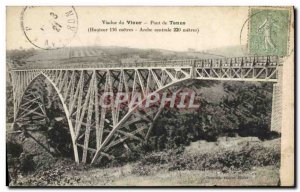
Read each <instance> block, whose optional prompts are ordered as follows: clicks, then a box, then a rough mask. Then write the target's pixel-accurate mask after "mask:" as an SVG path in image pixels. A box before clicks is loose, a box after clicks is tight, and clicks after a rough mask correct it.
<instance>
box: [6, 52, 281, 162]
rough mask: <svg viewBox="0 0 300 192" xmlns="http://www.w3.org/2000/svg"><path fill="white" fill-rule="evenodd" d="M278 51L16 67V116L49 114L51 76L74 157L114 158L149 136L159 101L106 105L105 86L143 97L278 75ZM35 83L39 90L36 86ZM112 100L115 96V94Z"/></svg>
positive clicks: (13, 73)
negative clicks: (193, 83)
mask: <svg viewBox="0 0 300 192" xmlns="http://www.w3.org/2000/svg"><path fill="white" fill-rule="evenodd" d="M278 64H279V62H278V58H277V57H244V58H226V59H208V60H182V61H162V62H143V63H133V64H124V65H122V67H120V65H118V66H117V65H112V64H108V65H103V64H101V65H99V66H98V65H97V64H90V65H82V64H80V65H79V64H74V65H73V66H71V65H68V66H67V67H61V66H56V67H55V66H53V67H52V68H44V69H43V68H39V69H36V68H35V69H30V68H29V67H27V68H25V69H12V70H11V71H10V75H11V78H12V83H13V93H14V95H13V97H14V121H15V123H20V122H22V123H26V115H28V114H35V115H36V118H37V119H43V118H45V117H46V116H47V115H46V113H45V109H44V106H43V100H42V98H43V97H42V96H41V95H42V94H43V86H40V85H39V83H37V82H42V80H43V79H46V80H48V81H49V82H50V83H51V84H52V85H53V87H54V88H55V90H56V92H57V94H58V96H59V98H60V101H61V103H62V105H63V108H64V111H65V114H66V118H67V121H68V125H69V129H70V133H71V138H72V143H73V150H74V158H75V161H76V162H80V161H81V162H83V163H86V162H91V163H94V162H96V161H97V159H99V157H103V156H106V157H108V158H112V153H111V152H112V151H114V153H117V152H118V150H119V151H120V153H122V150H123V148H124V149H125V150H130V148H131V146H132V144H135V143H141V142H145V141H146V140H147V138H148V137H149V134H150V132H151V129H152V126H153V122H154V121H155V119H156V118H157V117H158V115H159V114H160V112H161V111H162V107H161V106H160V105H153V106H151V108H144V109H141V108H139V107H138V105H136V106H130V105H128V103H129V102H128V103H127V104H125V105H123V106H122V107H121V108H120V107H116V106H114V105H112V106H111V107H110V108H104V107H102V106H101V105H100V98H101V95H102V94H103V93H104V92H113V93H114V94H116V93H117V92H125V93H128V94H129V95H132V97H131V99H132V98H133V94H134V93H135V92H141V93H142V99H143V101H144V100H145V99H147V98H148V97H150V95H151V94H152V93H155V92H159V91H162V90H166V89H169V88H170V87H171V86H173V85H178V84H179V83H180V82H184V81H186V80H189V79H200V80H201V79H202V80H230V81H232V80H233V81H269V82H276V81H277V73H278V70H277V69H278ZM33 87H35V90H33ZM111 99H112V101H113V100H114V98H113V97H112V98H111Z"/></svg>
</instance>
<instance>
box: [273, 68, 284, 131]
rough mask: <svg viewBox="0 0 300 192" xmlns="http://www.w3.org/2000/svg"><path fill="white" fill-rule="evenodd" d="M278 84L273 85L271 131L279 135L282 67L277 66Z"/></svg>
mask: <svg viewBox="0 0 300 192" xmlns="http://www.w3.org/2000/svg"><path fill="white" fill-rule="evenodd" d="M277 73H278V82H277V83H274V84H273V97H272V115H271V131H275V132H277V133H281V122H282V66H278V72H277Z"/></svg>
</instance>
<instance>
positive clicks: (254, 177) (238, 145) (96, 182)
mask: <svg viewBox="0 0 300 192" xmlns="http://www.w3.org/2000/svg"><path fill="white" fill-rule="evenodd" d="M246 149H248V150H246ZM279 150H280V139H275V140H269V141H260V140H258V139H257V138H254V137H247V138H242V137H237V138H220V139H219V140H218V141H217V142H206V141H197V142H193V143H192V144H191V145H190V146H187V147H185V148H184V150H183V152H181V153H177V152H175V153H173V152H170V151H160V152H151V153H148V154H146V155H145V156H144V157H142V158H141V159H138V160H136V161H135V162H128V163H125V164H123V165H108V166H105V167H94V166H89V165H76V164H74V163H72V161H70V160H62V159H58V160H57V162H56V163H54V165H53V166H52V167H53V168H52V169H49V170H46V171H41V172H35V173H31V174H29V175H23V176H20V177H19V178H18V179H17V180H16V181H15V182H13V183H11V185H12V186H214V185H216V186H276V185H278V183H279V162H278V154H279ZM247 154H248V155H247Z"/></svg>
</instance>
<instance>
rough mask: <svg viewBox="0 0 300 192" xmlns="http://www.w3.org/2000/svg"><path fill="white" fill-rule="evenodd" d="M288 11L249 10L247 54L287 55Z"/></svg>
mask: <svg viewBox="0 0 300 192" xmlns="http://www.w3.org/2000/svg"><path fill="white" fill-rule="evenodd" d="M288 35H289V10H280V9H276V10H273V9H259V8H252V9H250V21H249V39H248V48H249V52H250V53H251V54H254V55H262V54H266V55H279V56H285V55H287V53H288Z"/></svg>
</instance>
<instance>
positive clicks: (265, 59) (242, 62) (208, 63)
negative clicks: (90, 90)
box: [11, 56, 279, 71]
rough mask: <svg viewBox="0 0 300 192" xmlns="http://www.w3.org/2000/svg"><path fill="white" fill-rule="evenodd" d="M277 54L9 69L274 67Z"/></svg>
mask: <svg viewBox="0 0 300 192" xmlns="http://www.w3.org/2000/svg"><path fill="white" fill-rule="evenodd" d="M278 61H279V57H278V56H250V57H233V58H217V59H186V60H164V61H141V62H132V63H122V64H121V63H100V62H92V63H91V62H89V63H88V62H82V63H57V61H55V62H54V61H53V63H51V62H49V61H48V62H47V61H45V62H40V63H30V64H28V65H27V66H22V67H16V68H12V69H11V70H12V71H13V70H33V69H35V70H36V69H99V68H103V69H110V68H145V67H149V68H155V67H157V68H160V67H161V68H165V67H172V68H173V67H178V68H182V67H187V68H191V67H197V68H229V67H231V68H241V67H243V68H251V67H266V66H268V67H276V66H277V65H278V64H279V62H278Z"/></svg>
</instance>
